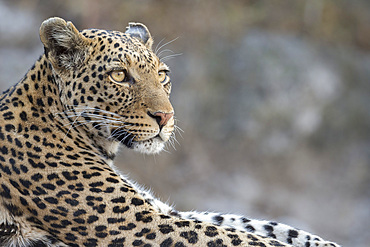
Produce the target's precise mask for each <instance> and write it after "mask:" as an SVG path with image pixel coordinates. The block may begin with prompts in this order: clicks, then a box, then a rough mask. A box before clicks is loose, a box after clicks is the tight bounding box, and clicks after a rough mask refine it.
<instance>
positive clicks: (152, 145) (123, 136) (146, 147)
mask: <svg viewBox="0 0 370 247" xmlns="http://www.w3.org/2000/svg"><path fill="white" fill-rule="evenodd" d="M112 138H113V139H114V140H116V141H117V142H119V143H122V144H123V145H124V146H126V147H127V148H130V149H133V150H135V151H138V152H140V153H145V154H155V153H159V152H160V151H162V150H163V148H164V144H165V142H166V141H167V140H168V138H166V137H165V136H164V135H163V134H162V133H161V132H160V133H158V134H157V135H156V136H154V137H151V138H148V139H146V140H135V139H136V135H134V134H131V133H129V132H127V131H124V132H121V133H119V134H113V135H112Z"/></svg>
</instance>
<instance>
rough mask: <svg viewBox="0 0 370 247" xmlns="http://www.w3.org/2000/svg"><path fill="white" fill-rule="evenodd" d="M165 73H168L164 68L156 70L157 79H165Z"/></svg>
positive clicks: (161, 80) (162, 80) (163, 80)
mask: <svg viewBox="0 0 370 247" xmlns="http://www.w3.org/2000/svg"><path fill="white" fill-rule="evenodd" d="M167 73H168V71H166V70H160V71H158V79H159V81H160V82H161V83H163V82H165V81H166V79H167V76H168V75H167Z"/></svg>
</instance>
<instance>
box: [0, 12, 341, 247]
mask: <svg viewBox="0 0 370 247" xmlns="http://www.w3.org/2000/svg"><path fill="white" fill-rule="evenodd" d="M39 34H40V40H41V42H42V44H43V46H44V53H43V54H42V55H41V56H40V57H39V59H38V60H37V61H36V62H35V64H34V65H33V66H32V67H31V69H30V70H29V71H28V72H27V73H26V74H25V76H24V77H23V78H22V79H21V80H20V81H19V82H18V83H17V84H15V85H14V86H12V87H10V88H9V89H8V90H6V91H5V92H3V94H2V95H0V118H1V120H0V246H5V247H66V246H72V247H82V246H88V247H93V246H109V247H118V246H143V247H149V246H161V247H166V246H176V247H182V246H209V247H213V246H215V247H216V246H222V247H224V246H266V247H271V246H339V245H337V244H336V243H333V242H330V241H325V240H323V239H322V238H320V237H318V236H316V235H313V234H310V233H307V232H305V231H302V230H299V229H296V228H293V227H291V226H288V225H284V224H281V223H276V222H273V221H265V220H254V219H249V218H246V217H244V216H239V215H233V214H221V213H211V212H196V211H189V212H180V211H177V210H176V209H175V208H174V207H172V206H170V205H168V204H166V203H164V202H162V201H161V200H159V199H157V198H156V197H155V196H153V194H152V193H151V192H150V191H148V190H146V189H143V188H142V187H141V186H140V185H138V184H136V183H135V182H133V181H131V180H130V179H129V178H128V177H127V176H125V175H123V174H122V173H121V172H120V171H118V169H117V168H116V167H115V165H114V162H113V161H114V159H115V157H116V155H117V152H118V150H119V148H120V147H127V148H129V149H132V150H134V151H138V152H141V153H145V154H156V153H159V152H160V151H162V150H163V148H164V147H165V145H166V143H168V142H169V141H170V140H171V138H172V137H173V134H174V129H175V121H174V109H173V106H172V104H171V102H170V93H171V87H172V86H171V79H170V69H169V67H168V66H167V65H166V64H165V63H164V62H163V61H161V59H159V58H158V56H157V55H156V53H155V51H153V48H152V46H153V42H154V41H153V38H152V36H151V34H150V32H149V30H148V28H147V27H146V26H145V25H144V24H141V23H137V22H130V23H129V25H128V27H127V28H126V31H125V32H120V31H110V30H103V29H85V30H82V31H79V30H78V29H77V28H76V27H75V26H74V25H73V24H72V22H70V21H68V22H67V21H65V20H64V19H62V18H59V17H52V18H49V19H47V20H45V21H44V22H43V23H42V24H41V27H40V30H39Z"/></svg>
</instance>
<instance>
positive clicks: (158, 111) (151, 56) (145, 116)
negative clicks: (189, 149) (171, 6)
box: [40, 18, 174, 153]
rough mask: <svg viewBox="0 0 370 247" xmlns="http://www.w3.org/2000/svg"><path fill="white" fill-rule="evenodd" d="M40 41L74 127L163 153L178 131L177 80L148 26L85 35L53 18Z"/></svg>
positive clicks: (93, 135) (134, 25) (131, 25)
mask: <svg viewBox="0 0 370 247" xmlns="http://www.w3.org/2000/svg"><path fill="white" fill-rule="evenodd" d="M40 38H41V41H42V43H43V44H44V49H45V56H46V58H47V59H48V61H49V62H50V65H51V67H52V71H53V78H52V80H53V81H54V83H56V84H57V85H58V88H59V95H60V100H61V102H62V105H63V107H64V112H63V116H64V118H68V119H69V121H70V122H71V127H72V128H81V129H83V130H84V131H85V132H87V133H88V134H89V136H90V138H91V139H94V138H95V139H99V138H100V139H104V140H107V141H109V142H112V143H122V144H124V145H126V146H127V147H129V148H132V149H134V150H137V151H141V152H143V153H157V152H159V151H161V150H162V149H163V147H164V143H165V142H167V141H168V140H169V138H170V137H171V135H172V133H173V130H174V110H173V107H172V105H171V103H170V100H169V96H170V91H171V81H170V77H169V75H168V74H169V68H168V66H167V65H166V64H164V63H163V62H162V61H160V59H159V58H158V57H157V56H156V54H155V53H154V52H153V50H152V44H153V39H152V37H151V35H150V33H149V31H148V29H147V27H146V26H144V25H143V24H140V23H129V26H128V27H127V28H126V32H125V33H122V32H118V31H107V30H99V29H88V30H83V31H81V32H79V31H78V30H77V29H76V28H75V26H74V25H73V24H72V23H71V22H66V21H64V20H63V19H61V18H50V19H48V20H46V21H44V22H43V23H42V25H41V27H40ZM99 145H108V144H104V142H100V144H99Z"/></svg>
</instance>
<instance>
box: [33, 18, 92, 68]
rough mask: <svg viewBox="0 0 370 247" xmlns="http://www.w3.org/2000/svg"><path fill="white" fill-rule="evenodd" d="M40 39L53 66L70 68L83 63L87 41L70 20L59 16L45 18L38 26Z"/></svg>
mask: <svg viewBox="0 0 370 247" xmlns="http://www.w3.org/2000/svg"><path fill="white" fill-rule="evenodd" d="M40 39H41V42H42V43H43V44H44V49H45V55H46V56H47V58H48V59H49V60H50V62H51V63H52V65H53V66H54V68H59V69H71V68H76V67H79V65H81V64H82V63H83V61H84V59H85V55H86V54H85V53H86V51H87V46H88V41H87V38H85V37H84V36H83V35H82V34H81V33H80V32H79V31H78V30H77V29H76V27H75V26H74V25H73V24H72V22H66V21H65V20H63V19H61V18H59V17H53V18H49V19H47V20H45V21H44V22H43V23H42V24H41V27H40Z"/></svg>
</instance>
